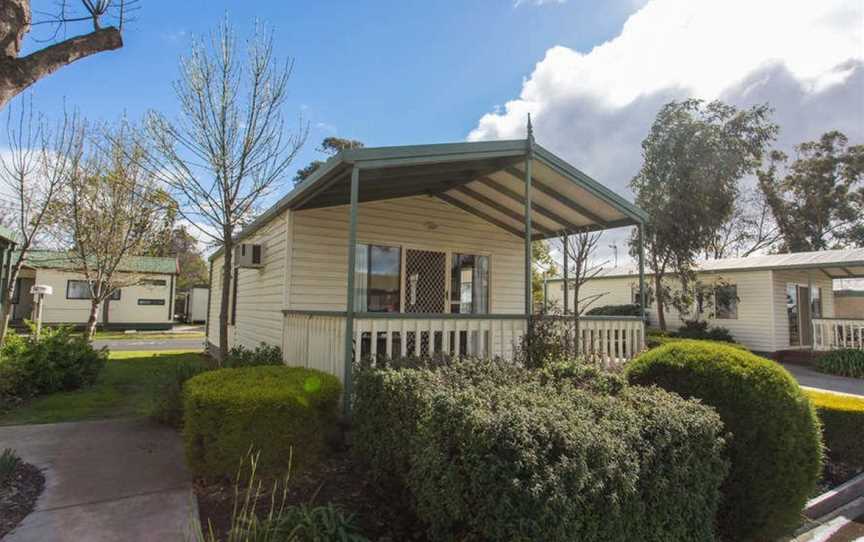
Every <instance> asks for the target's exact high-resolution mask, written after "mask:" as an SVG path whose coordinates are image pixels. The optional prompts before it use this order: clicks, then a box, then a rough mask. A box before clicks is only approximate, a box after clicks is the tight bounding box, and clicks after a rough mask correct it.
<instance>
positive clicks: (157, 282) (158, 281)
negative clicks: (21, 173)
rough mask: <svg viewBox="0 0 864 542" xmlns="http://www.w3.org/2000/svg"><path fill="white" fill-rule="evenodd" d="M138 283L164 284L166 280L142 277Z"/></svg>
mask: <svg viewBox="0 0 864 542" xmlns="http://www.w3.org/2000/svg"><path fill="white" fill-rule="evenodd" d="M138 284H140V285H141V286H165V285H166V284H168V282H166V281H165V280H164V279H144V280H142V281H141V282H139V283H138Z"/></svg>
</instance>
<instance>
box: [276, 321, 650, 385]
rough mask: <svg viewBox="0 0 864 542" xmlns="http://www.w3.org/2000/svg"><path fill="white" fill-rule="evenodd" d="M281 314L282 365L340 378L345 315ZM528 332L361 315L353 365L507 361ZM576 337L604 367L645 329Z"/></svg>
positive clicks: (613, 324)
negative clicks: (437, 359)
mask: <svg viewBox="0 0 864 542" xmlns="http://www.w3.org/2000/svg"><path fill="white" fill-rule="evenodd" d="M284 313H285V333H284V334H283V335H284V343H283V345H282V351H283V352H284V353H285V359H286V362H287V363H289V364H296V365H305V366H307V367H311V368H315V369H319V370H322V371H326V372H328V373H331V374H334V375H336V376H338V377H340V378H342V376H343V374H344V367H345V365H344V359H345V356H344V344H345V342H344V337H345V335H344V334H345V314H344V313H340V312H323V311H309V312H305V311H284ZM558 320H559V321H560V324H561V326H562V327H563V326H565V325H570V326H572V324H573V320H572V318H567V319H564V318H558ZM527 328H528V320H527V318H526V317H525V316H523V315H509V314H507V315H494V314H488V315H487V314H484V315H479V314H477V315H475V314H440V315H428V314H404V313H360V314H357V315H356V316H355V317H354V328H353V337H352V342H353V352H352V355H353V359H354V361H355V362H357V361H360V360H365V359H372V360H379V359H387V358H390V359H395V358H401V357H410V356H415V357H431V356H435V355H441V354H445V355H461V356H474V357H485V358H493V357H499V358H502V359H507V360H509V359H513V356H514V353H515V352H516V350H517V348H518V346H519V344H520V343H521V341H522V337H523V336H524V335H525V333H526V331H527ZM569 329H572V328H569ZM579 335H580V337H581V339H582V348H581V351H582V352H583V353H584V354H585V355H590V356H592V357H595V358H598V359H601V360H602V361H603V362H604V363H605V364H607V365H613V364H617V363H621V362H624V361H626V360H628V359H630V358H632V357H633V356H635V355H636V354H638V353H639V352H640V351H641V350H642V349H643V348H644V344H645V332H644V325H643V323H642V321H641V320H640V319H639V318H635V317H582V318H581V319H580V331H579ZM571 336H572V334H571Z"/></svg>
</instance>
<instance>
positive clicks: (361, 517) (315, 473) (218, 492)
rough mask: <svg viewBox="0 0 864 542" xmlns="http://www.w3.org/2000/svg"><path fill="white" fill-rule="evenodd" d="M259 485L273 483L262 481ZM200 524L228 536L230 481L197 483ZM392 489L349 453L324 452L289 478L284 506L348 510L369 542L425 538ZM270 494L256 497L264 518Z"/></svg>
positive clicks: (268, 485) (232, 497)
mask: <svg viewBox="0 0 864 542" xmlns="http://www.w3.org/2000/svg"><path fill="white" fill-rule="evenodd" d="M262 485H263V487H272V485H273V484H272V481H270V483H269V484H268V483H267V482H266V481H265V482H264V483H263V484H262ZM195 493H196V495H197V497H198V510H199V513H200V520H201V525H203V526H204V530H205V532H206V530H207V525H208V524H212V525H213V529H214V532H215V534H216V535H217V537H218V538H219V539H220V540H224V539H226V538H227V536H226V535H227V531H228V529H229V527H230V525H231V513H232V509H233V505H234V483H233V482H228V481H224V482H219V483H208V482H204V481H203V480H198V481H196V483H195ZM393 495H394V493H393V492H392V491H388V490H386V489H384V488H379V487H378V486H376V485H374V484H373V483H372V482H371V481H369V480H368V479H367V478H366V477H365V475H364V469H362V468H361V467H360V466H359V465H358V464H357V463H356V462H355V460H354V458H353V457H352V456H351V454H350V453H349V452H346V451H339V452H335V453H332V454H327V455H326V458H325V459H323V460H322V461H321V463H320V464H319V465H318V466H317V467H315V469H314V470H310V471H308V472H305V473H300V474H295V475H292V476H291V480H290V481H289V483H288V495H287V498H286V502H285V504H286V505H289V506H290V505H299V504H304V503H306V504H309V503H311V504H326V503H332V504H333V505H335V506H339V507H341V508H342V509H343V510H345V511H346V512H348V513H350V514H355V521H356V522H357V524H358V526H359V527H360V531H361V532H362V533H363V534H364V535H365V536H366V537H368V538H369V539H370V540H388V539H389V540H414V541H419V542H423V541H425V540H426V526H425V525H423V524H422V523H420V522H419V521H418V520H417V519H416V518H415V517H414V515H413V513H412V512H411V509H410V508H409V507H408V506H405V503H404V501H400V500H399V499H396V498H394V497H393ZM270 498H271V495H270V493H269V492H265V493H264V494H262V495H260V496H259V499H258V503H259V505H258V506H257V510H258V511H259V516H260V517H263V516H264V515H265V514H266V511H267V510H268V507H269V505H270Z"/></svg>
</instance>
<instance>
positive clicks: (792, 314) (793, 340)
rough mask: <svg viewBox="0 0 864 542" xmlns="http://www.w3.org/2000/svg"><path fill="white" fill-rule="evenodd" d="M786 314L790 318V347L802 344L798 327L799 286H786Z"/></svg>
mask: <svg viewBox="0 0 864 542" xmlns="http://www.w3.org/2000/svg"><path fill="white" fill-rule="evenodd" d="M786 314H787V315H788V316H789V346H798V345H800V344H801V331H800V329H799V327H798V286H797V285H796V284H787V285H786Z"/></svg>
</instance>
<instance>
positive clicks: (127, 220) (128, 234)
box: [57, 128, 172, 339]
mask: <svg viewBox="0 0 864 542" xmlns="http://www.w3.org/2000/svg"><path fill="white" fill-rule="evenodd" d="M108 139H109V140H110V144H109V145H106V146H104V147H99V146H97V148H96V149H95V150H94V151H93V152H92V153H91V154H90V156H88V157H87V159H86V160H84V161H83V162H82V167H80V168H79V169H78V170H77V172H76V174H75V175H73V176H72V178H71V180H70V183H69V188H68V190H67V191H66V193H65V197H64V200H63V202H62V205H61V206H60V208H59V209H58V210H59V213H58V214H59V215H60V217H59V218H58V220H57V224H58V227H57V231H58V234H59V237H60V240H61V242H64V244H65V245H66V246H70V247H72V248H71V249H70V250H69V252H68V258H69V260H70V262H71V263H72V264H73V265H74V266H75V267H76V269H80V270H81V272H82V273H83V274H84V277H85V279H86V281H87V285H88V289H89V292H88V293H89V297H90V312H89V316H88V318H87V329H86V331H87V336H88V338H90V339H92V338H93V334H94V333H95V332H96V324H97V321H98V316H99V307H100V306H104V305H103V304H104V303H107V302H109V300H110V298H111V296H112V295H114V294H115V292H117V291H119V290H120V288H123V287H126V286H131V285H134V284H137V283H139V282H140V281H141V278H142V275H141V274H140V273H137V272H134V271H132V270H131V269H132V266H131V265H130V261H131V259H132V257H133V256H136V255H138V254H140V253H141V252H142V251H143V250H144V249H145V248H147V247H149V246H150V245H151V244H152V243H153V242H154V238H155V237H158V236H160V235H162V232H163V231H164V229H165V227H166V224H167V225H170V223H171V221H172V218H171V213H170V208H171V205H172V200H171V199H170V197H168V195H167V193H166V192H164V190H162V189H161V188H159V183H158V182H157V180H156V178H155V177H154V176H153V175H152V174H150V172H149V171H147V170H146V169H145V168H143V167H141V166H140V165H139V161H140V160H139V159H136V157H138V158H140V156H141V155H142V154H143V149H142V148H141V147H140V146H138V144H137V142H136V141H135V139H134V138H133V137H131V135H130V134H129V133H128V132H127V131H126V129H125V128H120V129H118V130H117V131H115V132H113V133H111V135H110V136H109V137H108Z"/></svg>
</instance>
